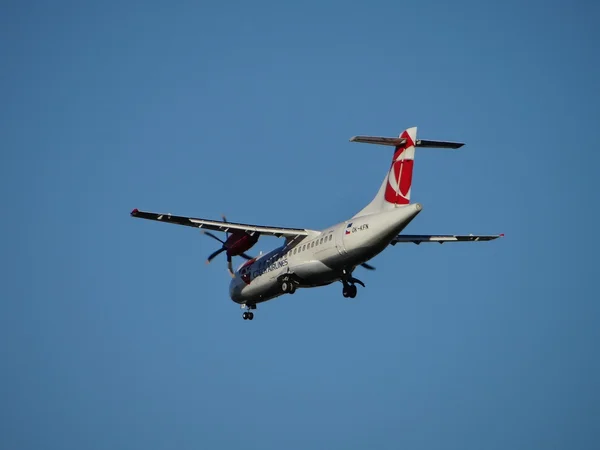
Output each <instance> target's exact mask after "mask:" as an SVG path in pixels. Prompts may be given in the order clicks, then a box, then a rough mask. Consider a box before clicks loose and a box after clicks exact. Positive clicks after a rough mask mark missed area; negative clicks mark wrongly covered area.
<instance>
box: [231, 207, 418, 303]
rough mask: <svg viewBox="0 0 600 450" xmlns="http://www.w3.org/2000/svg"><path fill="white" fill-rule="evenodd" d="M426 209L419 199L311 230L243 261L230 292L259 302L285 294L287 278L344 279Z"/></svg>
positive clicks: (314, 282)
mask: <svg viewBox="0 0 600 450" xmlns="http://www.w3.org/2000/svg"><path fill="white" fill-rule="evenodd" d="M421 209H422V207H421V205H420V204H419V203H414V204H410V205H405V206H400V207H397V208H395V209H392V210H389V211H385V212H379V213H376V214H368V215H364V216H359V217H353V218H352V219H350V220H346V221H344V222H342V223H339V224H337V225H334V226H332V227H329V228H326V229H325V230H323V231H320V232H319V231H315V232H311V233H310V234H309V235H308V236H305V237H303V238H302V240H301V241H299V242H298V241H293V242H290V243H288V244H286V245H284V246H282V247H279V248H276V249H275V250H272V251H271V252H269V253H266V254H264V255H260V256H259V257H257V258H255V259H253V260H251V261H248V262H247V263H245V264H243V265H242V266H241V267H240V268H239V269H238V271H237V272H236V274H235V278H234V279H233V280H232V281H231V284H230V286H229V295H230V297H231V299H232V300H233V301H234V302H236V303H240V304H246V305H253V304H257V303H260V302H264V301H267V300H270V299H273V298H275V297H278V296H280V295H282V294H283V292H282V290H281V287H280V280H281V278H282V277H286V276H287V277H290V278H291V279H293V280H294V281H295V283H296V284H297V286H298V287H306V288H308V287H317V286H324V285H327V284H330V283H333V282H335V281H340V280H342V279H343V278H344V277H345V276H346V275H347V274H351V273H352V271H353V270H354V268H355V267H356V266H358V265H359V264H362V263H364V262H366V261H368V260H369V259H371V258H373V257H374V256H376V255H378V254H379V253H381V252H382V251H383V250H384V249H385V248H386V247H387V246H388V245H389V244H390V242H391V241H392V240H393V239H394V238H395V237H396V236H397V235H398V234H399V233H400V232H401V231H402V230H403V229H404V227H406V225H408V224H409V223H410V221H412V220H413V219H414V218H415V217H416V215H417V214H418V213H419V212H420V211H421Z"/></svg>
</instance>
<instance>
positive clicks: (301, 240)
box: [131, 127, 504, 320]
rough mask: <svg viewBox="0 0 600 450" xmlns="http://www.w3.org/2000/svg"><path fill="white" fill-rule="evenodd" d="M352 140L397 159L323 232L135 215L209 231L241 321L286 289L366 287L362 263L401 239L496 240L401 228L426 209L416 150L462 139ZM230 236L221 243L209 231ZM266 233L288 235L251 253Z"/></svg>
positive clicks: (351, 292)
mask: <svg viewBox="0 0 600 450" xmlns="http://www.w3.org/2000/svg"><path fill="white" fill-rule="evenodd" d="M350 141H351V142H362V143H367V144H379V145H386V146H392V147H394V156H393V158H392V163H391V166H390V167H389V169H388V170H387V172H386V175H385V178H384V180H383V183H382V184H381V187H380V188H379V191H378V192H377V194H376V195H375V197H374V198H373V200H372V201H371V202H370V203H369V204H368V205H367V206H365V207H364V208H363V209H361V210H360V211H359V212H358V213H356V214H355V215H354V216H352V217H351V218H350V219H348V220H344V221H343V222H340V223H337V224H335V225H332V226H330V227H328V228H325V229H324V230H321V231H318V230H309V229H305V228H282V227H271V226H263V225H250V224H243V223H234V222H228V221H227V219H226V218H225V217H223V218H222V219H223V220H222V221H217V220H207V219H198V218H194V217H184V216H175V215H172V214H160V213H153V212H144V211H139V210H138V209H134V210H133V211H132V212H131V215H132V216H133V217H137V218H140V219H149V220H156V221H159V222H164V223H172V224H177V225H185V226H188V227H194V228H199V229H201V231H203V232H204V233H205V234H206V235H207V236H209V237H211V238H213V239H215V240H217V241H219V242H220V243H221V244H222V245H221V247H220V248H219V249H218V250H216V251H215V252H213V253H212V254H211V255H210V256H209V257H208V260H207V263H208V262H210V261H211V260H212V259H213V258H214V257H215V256H217V255H218V254H220V253H222V252H225V254H226V256H227V265H228V268H229V272H230V274H231V276H232V278H233V279H232V280H231V283H230V285H229V296H230V297H231V300H233V301H234V302H235V303H238V304H240V306H241V308H242V309H248V311H244V313H243V314H242V317H243V319H244V320H252V319H253V318H254V313H253V312H252V310H255V309H256V305H257V304H259V303H262V302H266V301H267V300H272V299H274V298H276V297H279V296H281V295H283V294H293V293H294V292H296V290H297V289H299V288H300V289H304V288H314V287H319V286H325V285H328V284H331V283H334V282H341V283H342V286H343V287H342V295H343V296H344V297H350V298H354V297H356V294H357V288H356V285H357V284H358V285H360V286H362V287H365V284H364V283H363V282H362V281H360V280H359V279H358V278H356V277H354V270H355V269H356V268H357V267H358V266H362V267H364V268H366V269H369V270H373V269H374V267H373V266H371V265H369V264H368V263H367V261H369V260H370V259H372V258H373V257H374V256H376V255H378V254H379V253H381V252H382V251H383V250H385V249H386V248H387V247H388V246H389V245H392V246H394V245H396V244H398V243H414V244H421V243H427V242H438V243H440V244H443V243H446V242H479V241H490V240H493V239H497V238H499V237H501V236H504V235H503V234H498V235H478V236H474V235H472V234H470V235H429V234H424V235H405V234H400V233H401V232H402V230H404V228H405V227H406V226H407V225H408V224H409V223H410V222H411V221H412V220H413V219H414V218H415V217H416V216H417V215H418V214H419V213H420V212H421V210H422V209H423V207H422V205H421V204H420V203H411V202H410V195H411V184H412V174H413V164H414V157H415V149H416V148H418V147H419V148H442V149H457V148H460V147H462V146H463V145H464V144H463V143H460V142H446V141H428V140H418V139H417V128H416V127H413V128H409V129H407V130H405V131H404V132H402V133H401V134H400V135H399V136H398V137H391V138H390V137H378V136H354V137H352V138H351V139H350ZM204 230H212V231H221V232H224V233H225V236H226V239H225V240H222V239H220V238H219V237H217V236H216V235H214V234H213V233H211V232H210V231H204ZM261 235H264V236H276V237H278V238H284V239H285V241H284V243H283V245H281V246H280V247H277V248H276V249H274V250H271V251H270V252H268V253H265V254H261V255H259V256H256V257H252V256H249V255H247V254H246V252H247V251H248V250H249V249H250V248H252V247H253V246H254V245H255V244H256V243H257V241H258V239H259V237H260V236H261ZM234 256H241V257H243V258H245V259H246V260H247V261H245V262H244V263H243V264H242V265H241V266H240V267H239V268H238V269H237V270H236V271H235V272H234V271H233V269H232V257H234Z"/></svg>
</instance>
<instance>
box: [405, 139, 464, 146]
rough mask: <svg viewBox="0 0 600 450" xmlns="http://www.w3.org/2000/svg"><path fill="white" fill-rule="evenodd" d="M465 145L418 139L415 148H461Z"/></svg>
mask: <svg viewBox="0 0 600 450" xmlns="http://www.w3.org/2000/svg"><path fill="white" fill-rule="evenodd" d="M463 145H465V144H464V143H463V142H448V141H427V140H425V139H418V140H417V143H416V144H415V147H421V148H461V147H462V146H463Z"/></svg>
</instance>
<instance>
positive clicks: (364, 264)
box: [361, 263, 375, 270]
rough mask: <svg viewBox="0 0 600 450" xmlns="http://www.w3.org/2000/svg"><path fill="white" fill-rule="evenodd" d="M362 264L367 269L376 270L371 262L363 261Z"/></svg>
mask: <svg viewBox="0 0 600 450" xmlns="http://www.w3.org/2000/svg"><path fill="white" fill-rule="evenodd" d="M361 266H363V267H364V268H365V269H367V270H375V267H373V266H372V265H371V264H367V263H362V264H361Z"/></svg>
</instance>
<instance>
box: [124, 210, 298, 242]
mask: <svg viewBox="0 0 600 450" xmlns="http://www.w3.org/2000/svg"><path fill="white" fill-rule="evenodd" d="M131 216H132V217H137V218H139V219H148V220H156V221H158V222H163V223H172V224H175V225H184V226H188V227H194V228H201V229H206V230H213V231H223V232H227V231H230V230H244V231H246V232H247V233H248V234H255V233H258V234H262V235H267V236H275V237H282V236H283V237H286V238H290V239H292V238H296V237H298V236H308V234H309V230H306V229H302V228H282V227H266V226H262V225H250V224H245V223H234V222H221V221H218V220H207V219H200V218H195V217H185V216H174V215H172V214H161V213H154V212H147V211H139V210H138V209H134V210H133V211H131Z"/></svg>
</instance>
